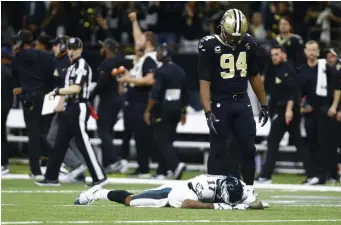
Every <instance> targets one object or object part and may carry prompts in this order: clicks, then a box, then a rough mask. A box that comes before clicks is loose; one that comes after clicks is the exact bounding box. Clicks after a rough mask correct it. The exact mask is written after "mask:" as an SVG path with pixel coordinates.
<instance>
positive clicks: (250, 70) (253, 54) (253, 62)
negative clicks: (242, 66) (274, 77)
mask: <svg viewBox="0 0 341 225" xmlns="http://www.w3.org/2000/svg"><path fill="white" fill-rule="evenodd" d="M249 54H250V55H249V60H248V61H247V74H248V76H249V77H251V76H256V75H257V74H259V70H258V66H257V46H256V44H255V43H254V44H252V47H251V49H250V53H249Z"/></svg>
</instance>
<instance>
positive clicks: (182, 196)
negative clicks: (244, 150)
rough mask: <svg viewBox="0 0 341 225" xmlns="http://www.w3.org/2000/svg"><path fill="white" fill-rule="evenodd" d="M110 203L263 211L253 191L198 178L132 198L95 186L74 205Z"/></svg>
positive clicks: (231, 181)
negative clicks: (106, 201)
mask: <svg viewBox="0 0 341 225" xmlns="http://www.w3.org/2000/svg"><path fill="white" fill-rule="evenodd" d="M100 199H102V200H109V201H114V202H117V203H121V204H124V205H126V206H131V207H174V208H191V209H224V210H228V209H243V210H244V209H264V208H265V207H268V204H266V203H262V202H261V201H260V200H258V199H257V198H256V194H255V193H254V190H253V189H251V188H248V187H247V186H246V185H245V184H244V183H243V182H242V181H240V180H238V179H237V178H235V177H226V176H213V175H200V176H197V177H194V178H193V179H190V180H187V181H181V182H174V184H170V185H162V186H160V187H158V188H154V189H150V190H146V191H144V192H142V193H140V194H137V195H134V194H132V193H130V192H128V191H125V190H106V189H103V188H102V187H101V186H99V185H97V186H94V187H92V188H90V189H89V190H87V191H85V192H82V193H81V194H80V195H79V196H78V197H77V199H76V200H75V202H74V203H75V204H76V205H88V204H91V203H92V202H94V201H97V200H100Z"/></svg>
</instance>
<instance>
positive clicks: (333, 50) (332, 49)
mask: <svg viewBox="0 0 341 225" xmlns="http://www.w3.org/2000/svg"><path fill="white" fill-rule="evenodd" d="M328 53H332V54H333V55H335V56H338V54H337V52H336V50H335V49H334V48H328V49H327V54H328Z"/></svg>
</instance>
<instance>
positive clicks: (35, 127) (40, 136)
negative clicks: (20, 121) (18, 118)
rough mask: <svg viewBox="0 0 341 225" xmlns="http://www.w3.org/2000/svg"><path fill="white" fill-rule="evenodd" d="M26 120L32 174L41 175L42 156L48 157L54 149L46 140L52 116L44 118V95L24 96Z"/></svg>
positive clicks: (32, 94)
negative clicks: (40, 159) (40, 162)
mask: <svg viewBox="0 0 341 225" xmlns="http://www.w3.org/2000/svg"><path fill="white" fill-rule="evenodd" d="M22 102H23V111H24V120H25V123H26V127H27V133H28V138H29V141H28V154H29V157H28V158H29V161H30V162H29V163H30V169H31V172H32V174H34V175H40V174H41V171H40V164H39V158H40V155H43V156H48V155H49V154H50V153H51V151H52V149H51V146H50V145H49V144H48V142H47V140H46V135H47V132H48V127H49V125H50V123H51V120H52V116H51V115H47V116H42V115H41V110H42V107H43V103H44V94H35V93H30V94H26V95H24V96H23V99H22Z"/></svg>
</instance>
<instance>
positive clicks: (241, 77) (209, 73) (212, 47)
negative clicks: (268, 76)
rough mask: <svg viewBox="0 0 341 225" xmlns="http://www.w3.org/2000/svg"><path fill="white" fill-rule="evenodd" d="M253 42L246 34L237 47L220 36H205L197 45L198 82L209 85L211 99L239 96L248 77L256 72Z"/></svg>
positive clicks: (244, 88) (243, 90)
mask: <svg viewBox="0 0 341 225" xmlns="http://www.w3.org/2000/svg"><path fill="white" fill-rule="evenodd" d="M256 47H257V45H256V42H255V40H254V39H253V37H252V36H251V35H249V34H246V35H245V36H244V37H243V38H242V40H241V41H240V43H238V44H236V45H234V46H230V45H228V44H226V43H224V42H223V41H222V39H221V38H220V36H219V35H212V36H206V37H204V38H202V39H201V40H200V42H199V46H198V49H199V60H198V73H199V80H206V81H210V82H211V91H212V98H215V97H216V98H218V100H220V99H223V98H224V96H228V95H231V94H237V93H242V92H245V91H246V90H247V85H248V77H249V76H255V75H257V74H258V73H259V72H258V67H257V64H256Z"/></svg>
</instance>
